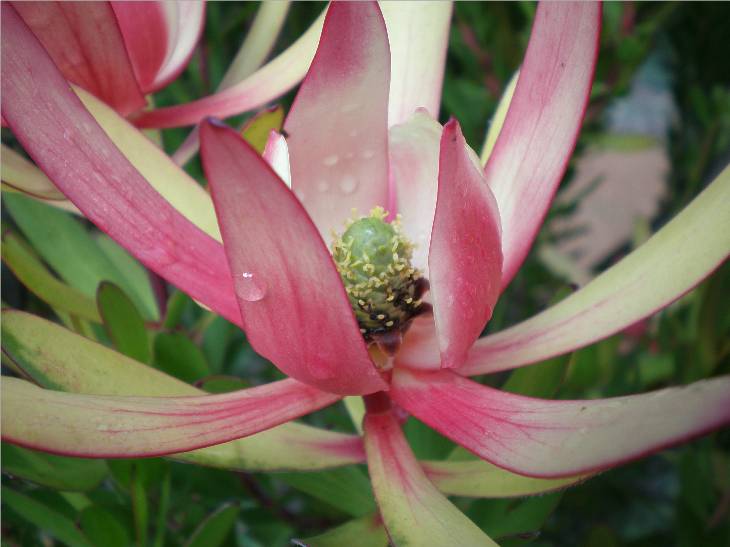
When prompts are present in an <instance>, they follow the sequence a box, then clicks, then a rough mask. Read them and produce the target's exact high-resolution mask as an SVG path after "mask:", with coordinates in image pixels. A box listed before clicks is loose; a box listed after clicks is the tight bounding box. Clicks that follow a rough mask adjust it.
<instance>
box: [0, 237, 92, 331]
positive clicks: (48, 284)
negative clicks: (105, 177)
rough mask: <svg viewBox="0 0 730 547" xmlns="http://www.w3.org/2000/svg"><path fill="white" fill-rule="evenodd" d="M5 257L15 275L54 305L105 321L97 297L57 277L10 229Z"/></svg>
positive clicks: (4, 243)
mask: <svg viewBox="0 0 730 547" xmlns="http://www.w3.org/2000/svg"><path fill="white" fill-rule="evenodd" d="M2 257H3V261H4V262H5V263H6V264H7V265H8V267H9V268H10V269H11V270H12V271H13V273H14V274H15V277H17V278H18V279H19V280H20V282H21V283H22V284H23V285H25V286H26V287H27V288H28V290H30V291H31V292H32V293H33V294H35V295H36V296H37V297H38V298H40V299H41V300H43V301H44V302H45V303H46V304H48V305H49V306H51V307H52V308H55V309H58V310H61V311H64V312H67V313H69V314H71V315H75V316H77V317H82V318H84V319H88V320H90V321H96V322H97V323H98V322H101V317H100V316H99V310H98V309H97V308H96V303H95V302H94V300H92V299H91V298H89V297H88V296H86V295H85V294H84V293H82V292H81V291H79V290H78V289H75V288H74V287H69V286H68V285H66V284H65V283H63V282H61V281H59V280H58V279H57V278H56V277H55V276H53V274H51V272H49V271H48V269H47V268H46V266H45V265H44V264H43V263H42V262H41V261H40V260H39V259H38V258H37V257H36V256H35V255H34V254H33V253H32V252H31V250H30V249H28V248H27V247H26V246H25V245H24V244H23V242H22V241H21V240H20V238H19V237H18V236H17V235H15V234H13V233H10V232H6V233H5V234H3V237H2Z"/></svg>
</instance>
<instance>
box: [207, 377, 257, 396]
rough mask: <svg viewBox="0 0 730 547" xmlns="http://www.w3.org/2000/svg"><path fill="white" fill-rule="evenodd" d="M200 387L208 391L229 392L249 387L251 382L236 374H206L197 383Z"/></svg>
mask: <svg viewBox="0 0 730 547" xmlns="http://www.w3.org/2000/svg"><path fill="white" fill-rule="evenodd" d="M198 385H199V386H200V389H202V390H203V391H207V392H208V393H230V392H231V391H237V390H239V389H246V388H247V387H251V384H250V383H249V382H247V381H246V380H244V379H242V378H238V377H237V376H222V375H219V376H208V377H207V378H204V379H203V380H202V381H201V382H200V383H199V384H198Z"/></svg>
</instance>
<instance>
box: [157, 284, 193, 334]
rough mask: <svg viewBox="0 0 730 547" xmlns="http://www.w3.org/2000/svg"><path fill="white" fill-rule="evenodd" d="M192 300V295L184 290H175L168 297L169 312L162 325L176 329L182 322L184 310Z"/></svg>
mask: <svg viewBox="0 0 730 547" xmlns="http://www.w3.org/2000/svg"><path fill="white" fill-rule="evenodd" d="M189 302H190V297H189V296H188V295H187V294H185V293H184V292H182V291H177V290H176V291H173V293H172V294H171V295H170V298H168V299H167V313H166V314H165V320H164V321H163V322H162V326H163V327H164V328H166V329H174V328H175V327H177V326H178V324H179V323H180V319H181V318H182V315H183V312H184V311H185V308H186V307H187V306H188V303H189Z"/></svg>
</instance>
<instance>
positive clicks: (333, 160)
mask: <svg viewBox="0 0 730 547" xmlns="http://www.w3.org/2000/svg"><path fill="white" fill-rule="evenodd" d="M338 161H340V157H339V156H338V155H337V154H332V155H330V156H327V157H326V158H324V159H323V160H322V163H323V164H324V165H325V166H326V167H332V166H334V165H337V162H338Z"/></svg>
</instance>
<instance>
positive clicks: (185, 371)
mask: <svg viewBox="0 0 730 547" xmlns="http://www.w3.org/2000/svg"><path fill="white" fill-rule="evenodd" d="M155 366H156V367H157V368H159V369H160V370H162V371H164V372H167V373H168V374H170V375H172V376H175V377H176V378H179V379H181V380H184V381H186V382H195V381H196V380H199V379H200V378H202V377H204V376H207V375H208V374H210V369H209V368H208V363H206V361H205V356H204V355H203V352H202V351H201V350H200V348H199V347H198V346H196V345H195V344H194V343H193V342H192V341H191V340H190V339H189V338H188V337H187V336H185V335H184V334H180V333H166V332H160V333H158V334H157V336H155Z"/></svg>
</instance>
